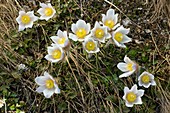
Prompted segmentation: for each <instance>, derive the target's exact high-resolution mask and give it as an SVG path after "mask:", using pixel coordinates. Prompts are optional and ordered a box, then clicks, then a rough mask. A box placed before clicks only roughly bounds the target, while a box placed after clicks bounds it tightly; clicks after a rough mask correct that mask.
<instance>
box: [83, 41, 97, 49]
mask: <svg viewBox="0 0 170 113" xmlns="http://www.w3.org/2000/svg"><path fill="white" fill-rule="evenodd" d="M85 47H86V49H87V50H88V51H93V50H95V47H96V45H95V43H94V42H92V41H89V42H87V43H86V45H85Z"/></svg>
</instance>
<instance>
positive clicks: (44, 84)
mask: <svg viewBox="0 0 170 113" xmlns="http://www.w3.org/2000/svg"><path fill="white" fill-rule="evenodd" d="M35 82H36V83H37V84H38V85H39V87H38V88H37V89H36V91H37V92H38V93H41V92H43V94H44V96H45V97H46V98H50V97H51V96H52V95H53V94H54V93H57V94H58V93H60V89H59V88H58V85H57V83H56V81H55V80H54V78H53V77H52V76H51V75H50V74H49V73H48V72H46V71H45V72H44V76H39V77H36V78H35Z"/></svg>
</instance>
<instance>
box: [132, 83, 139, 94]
mask: <svg viewBox="0 0 170 113" xmlns="http://www.w3.org/2000/svg"><path fill="white" fill-rule="evenodd" d="M130 90H131V91H132V92H134V93H135V94H137V93H138V90H137V85H136V84H134V85H133V86H132V88H131V89H130Z"/></svg>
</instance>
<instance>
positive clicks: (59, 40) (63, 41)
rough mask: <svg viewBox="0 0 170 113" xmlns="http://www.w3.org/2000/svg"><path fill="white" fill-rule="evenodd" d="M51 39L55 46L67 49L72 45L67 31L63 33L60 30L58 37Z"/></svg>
mask: <svg viewBox="0 0 170 113" xmlns="http://www.w3.org/2000/svg"><path fill="white" fill-rule="evenodd" d="M50 38H51V39H52V41H53V42H54V44H57V45H59V46H60V47H62V48H66V47H67V46H69V44H70V41H69V39H68V37H67V31H64V32H62V31H61V30H58V32H57V36H52V37H50ZM54 44H52V45H54Z"/></svg>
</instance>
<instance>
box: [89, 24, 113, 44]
mask: <svg viewBox="0 0 170 113" xmlns="http://www.w3.org/2000/svg"><path fill="white" fill-rule="evenodd" d="M91 35H92V37H93V38H94V39H95V40H97V41H99V42H102V43H105V40H106V39H109V38H110V37H111V35H110V33H109V32H108V31H107V27H106V26H101V25H100V24H99V22H97V21H96V22H95V25H94V28H93V29H92V30H91Z"/></svg>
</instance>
